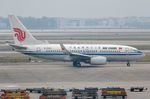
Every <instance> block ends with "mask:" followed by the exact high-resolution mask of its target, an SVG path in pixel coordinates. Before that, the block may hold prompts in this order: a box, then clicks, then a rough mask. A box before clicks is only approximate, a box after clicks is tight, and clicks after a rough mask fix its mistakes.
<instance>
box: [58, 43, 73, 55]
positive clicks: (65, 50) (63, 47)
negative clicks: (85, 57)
mask: <svg viewBox="0 0 150 99" xmlns="http://www.w3.org/2000/svg"><path fill="white" fill-rule="evenodd" d="M60 47H61V49H62V51H63V53H65V54H68V55H70V54H71V53H70V52H69V51H68V50H67V49H66V47H65V46H64V45H63V44H62V43H61V44H60Z"/></svg>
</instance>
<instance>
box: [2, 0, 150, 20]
mask: <svg viewBox="0 0 150 99" xmlns="http://www.w3.org/2000/svg"><path fill="white" fill-rule="evenodd" d="M8 14H15V15H17V16H33V17H41V16H47V17H67V18H68V17H70V18H72V17H73V18H101V17H126V16H150V0H0V16H3V17H6V16H7V15H8Z"/></svg>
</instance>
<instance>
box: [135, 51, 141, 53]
mask: <svg viewBox="0 0 150 99" xmlns="http://www.w3.org/2000/svg"><path fill="white" fill-rule="evenodd" d="M134 52H136V53H142V52H141V51H139V50H134Z"/></svg>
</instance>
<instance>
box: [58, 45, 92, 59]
mask: <svg viewBox="0 0 150 99" xmlns="http://www.w3.org/2000/svg"><path fill="white" fill-rule="evenodd" d="M60 46H61V49H62V51H63V52H64V53H65V54H68V55H70V56H71V57H72V58H73V60H75V59H78V60H90V58H91V56H89V55H85V54H80V53H71V52H69V51H68V50H67V49H66V48H65V46H64V45H63V44H60Z"/></svg>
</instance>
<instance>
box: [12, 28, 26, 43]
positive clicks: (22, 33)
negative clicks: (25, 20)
mask: <svg viewBox="0 0 150 99" xmlns="http://www.w3.org/2000/svg"><path fill="white" fill-rule="evenodd" d="M13 30H14V32H16V33H15V37H17V39H18V41H20V42H23V41H24V40H25V38H26V33H25V31H23V30H21V29H19V28H13Z"/></svg>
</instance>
